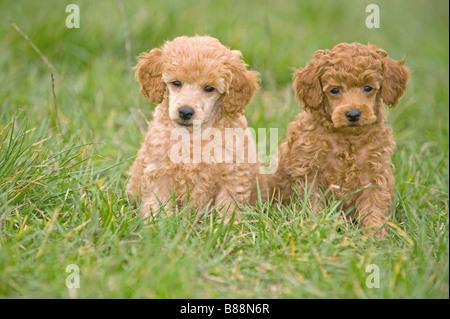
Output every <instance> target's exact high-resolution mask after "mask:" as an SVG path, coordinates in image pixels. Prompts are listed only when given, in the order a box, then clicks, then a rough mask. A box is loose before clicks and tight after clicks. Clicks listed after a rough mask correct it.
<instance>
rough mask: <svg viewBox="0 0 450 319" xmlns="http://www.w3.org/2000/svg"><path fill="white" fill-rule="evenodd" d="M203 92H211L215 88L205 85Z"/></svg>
mask: <svg viewBox="0 0 450 319" xmlns="http://www.w3.org/2000/svg"><path fill="white" fill-rule="evenodd" d="M203 90H204V91H205V92H212V91H214V90H215V88H213V87H212V86H205V88H204V89H203Z"/></svg>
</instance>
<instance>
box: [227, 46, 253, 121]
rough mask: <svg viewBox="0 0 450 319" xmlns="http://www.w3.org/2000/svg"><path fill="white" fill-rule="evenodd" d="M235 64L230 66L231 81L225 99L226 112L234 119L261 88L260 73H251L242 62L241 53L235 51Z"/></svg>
mask: <svg viewBox="0 0 450 319" xmlns="http://www.w3.org/2000/svg"><path fill="white" fill-rule="evenodd" d="M232 52H233V55H234V59H233V60H234V62H232V63H231V64H230V65H229V71H230V75H231V76H230V81H229V83H228V88H227V91H226V93H225V96H224V99H223V107H224V110H225V112H227V113H228V114H229V115H231V116H232V117H234V116H235V115H237V114H242V113H243V111H244V108H245V107H246V106H247V105H248V104H249V103H250V100H251V98H252V96H253V93H255V91H256V90H257V89H258V88H259V86H258V81H259V73H258V72H256V71H249V70H247V68H246V64H245V63H244V62H243V61H242V60H241V57H242V55H241V53H240V52H239V51H236V50H233V51H232Z"/></svg>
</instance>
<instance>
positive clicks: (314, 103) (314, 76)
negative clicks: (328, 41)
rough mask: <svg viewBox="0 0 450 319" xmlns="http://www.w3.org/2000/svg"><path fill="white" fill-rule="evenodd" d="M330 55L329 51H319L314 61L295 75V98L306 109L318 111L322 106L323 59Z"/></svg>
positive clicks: (314, 56)
mask: <svg viewBox="0 0 450 319" xmlns="http://www.w3.org/2000/svg"><path fill="white" fill-rule="evenodd" d="M328 53H329V50H319V51H317V52H316V53H314V54H313V57H312V60H311V61H310V62H309V63H308V64H307V65H306V66H305V67H304V68H303V69H300V70H297V71H296V72H295V73H294V83H293V85H292V87H293V88H294V92H295V97H296V98H297V100H298V101H299V102H302V103H303V106H304V107H305V108H313V109H317V108H319V106H320V105H321V104H322V99H323V96H322V86H321V85H320V66H321V65H322V62H321V58H322V57H324V56H325V55H327V54H328Z"/></svg>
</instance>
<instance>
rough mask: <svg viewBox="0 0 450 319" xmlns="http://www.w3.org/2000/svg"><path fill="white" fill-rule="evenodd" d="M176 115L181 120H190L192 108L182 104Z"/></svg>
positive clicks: (192, 113) (192, 114) (192, 112)
mask: <svg viewBox="0 0 450 319" xmlns="http://www.w3.org/2000/svg"><path fill="white" fill-rule="evenodd" d="M178 115H179V116H180V118H181V119H183V120H190V119H191V118H192V116H194V110H193V109H192V108H191V107H189V106H182V107H180V108H179V109H178Z"/></svg>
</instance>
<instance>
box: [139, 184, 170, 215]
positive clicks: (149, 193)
mask: <svg viewBox="0 0 450 319" xmlns="http://www.w3.org/2000/svg"><path fill="white" fill-rule="evenodd" d="M141 185H142V199H143V202H142V208H141V216H142V217H144V218H145V217H148V216H151V215H153V214H156V213H157V212H158V210H159V208H160V207H161V206H163V205H164V206H165V207H168V206H170V205H171V201H170V200H169V199H170V195H171V193H170V187H169V180H168V178H166V177H164V178H159V179H156V180H149V178H148V177H147V176H144V177H143V178H142V183H141ZM171 214H172V211H171V210H168V212H167V215H171Z"/></svg>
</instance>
